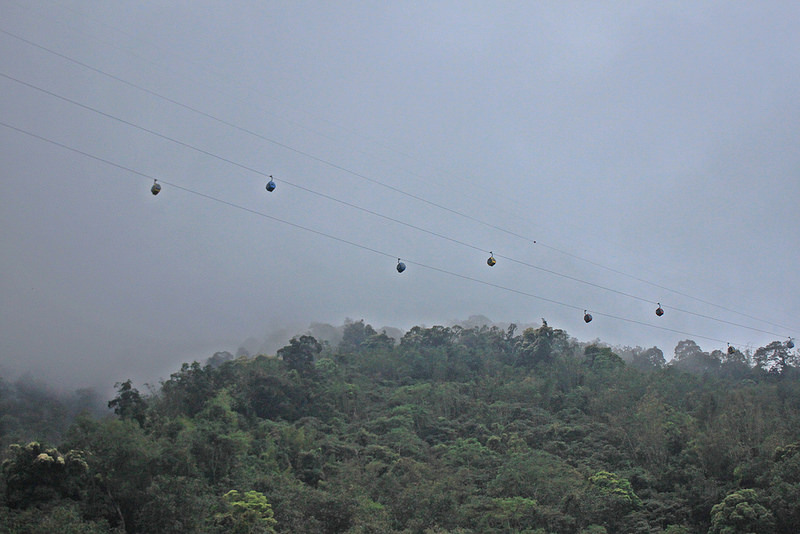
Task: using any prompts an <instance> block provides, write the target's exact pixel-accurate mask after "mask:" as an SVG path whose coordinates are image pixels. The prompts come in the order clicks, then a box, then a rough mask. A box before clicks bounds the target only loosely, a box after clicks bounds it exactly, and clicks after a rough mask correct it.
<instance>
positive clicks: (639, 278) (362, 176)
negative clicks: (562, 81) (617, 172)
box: [0, 4, 792, 330]
mask: <svg viewBox="0 0 800 534" xmlns="http://www.w3.org/2000/svg"><path fill="white" fill-rule="evenodd" d="M18 5H19V4H18ZM23 7H24V6H23ZM62 7H64V6H62ZM66 9H69V8H66ZM70 11H73V10H70ZM73 12H74V11H73ZM0 33H3V34H5V35H8V36H9V37H13V38H15V39H18V40H20V41H22V42H24V43H27V44H29V45H31V46H34V47H36V48H39V49H41V50H44V51H46V52H48V53H51V54H53V55H56V56H58V57H60V58H63V59H66V60H68V61H71V62H73V63H75V64H77V65H80V66H82V67H84V68H87V69H90V70H92V71H94V72H96V73H99V74H102V75H104V76H107V77H109V78H112V79H114V80H116V81H118V82H120V83H124V84H126V85H128V86H130V87H133V88H135V89H137V90H140V91H143V92H145V93H147V94H150V95H152V96H155V97H157V98H160V99H163V100H165V101H167V102H170V103H172V104H175V105H177V106H181V107H183V108H185V109H187V110H189V111H192V112H194V113H198V114H200V115H203V116H205V117H207V118H209V119H211V120H214V121H217V122H220V123H221V124H225V125H226V126H229V127H231V128H235V129H237V130H240V131H242V132H244V133H247V134H249V135H253V136H255V137H257V138H259V139H262V140H263V141H267V142H269V143H273V144H275V145H277V146H279V147H281V148H284V149H286V150H290V151H293V152H296V153H297V154H300V155H303V156H305V157H308V158H311V159H314V160H315V161H318V162H320V163H324V164H326V165H329V166H332V167H334V168H336V169H339V170H341V171H343V172H347V173H349V174H352V175H354V176H356V177H358V178H362V179H365V180H368V181H371V182H373V183H375V184H377V185H381V186H383V187H388V188H389V189H391V190H393V191H395V192H398V193H400V194H403V195H406V196H409V197H411V198H413V199H415V200H419V201H421V202H425V203H428V204H430V205H432V206H435V207H437V208H440V209H443V210H446V211H449V212H450V213H453V214H456V215H459V216H461V217H465V218H467V219H469V220H472V221H473V222H477V223H479V224H482V225H486V226H489V227H490V228H493V229H495V230H498V231H501V232H504V233H506V234H508V235H511V236H514V237H517V238H519V239H523V240H525V241H528V242H529V243H532V244H537V245H540V246H542V247H544V248H547V249H549V250H552V251H554V252H558V253H559V254H563V255H565V256H568V257H570V258H573V259H575V260H578V261H582V262H585V263H588V264H589V265H593V266H595V267H598V268H601V269H604V270H607V271H609V272H613V273H615V274H618V275H621V276H625V277H627V278H631V279H633V280H636V281H638V282H641V283H644V284H648V285H650V286H652V287H656V288H658V289H662V290H664V291H668V292H670V293H674V294H676V295H680V296H682V297H685V298H688V299H691V300H694V301H696V302H700V303H702V304H706V305H708V306H712V307H715V308H718V309H721V310H725V311H727V312H730V313H735V314H737V315H741V316H743V317H746V318H748V319H752V320H754V321H758V322H761V323H764V324H769V325H772V326H776V327H778V328H783V329H784V330H792V329H791V328H789V327H787V326H785V325H782V324H778V323H775V322H773V321H768V320H766V319H762V318H760V317H756V316H754V315H749V314H747V313H744V312H741V311H739V310H735V309H733V308H729V307H726V306H722V305H720V304H717V303H714V302H711V301H709V300H706V299H702V298H699V297H696V296H694V295H690V294H688V293H685V292H682V291H679V290H676V289H673V288H670V287H667V286H664V285H661V284H658V283H656V282H653V281H651V280H647V279H644V278H641V277H639V276H636V275H632V274H629V273H626V272H624V271H621V270H619V269H615V268H613V267H609V266H607V265H603V264H601V263H599V262H596V261H593V260H590V259H588V258H584V257H582V256H579V255H577V254H573V253H572V252H568V251H566V250H563V249H560V248H558V247H554V246H552V245H547V244H545V243H542V242H541V241H539V240H533V239H530V238H529V237H527V236H523V235H520V234H518V233H515V232H512V231H510V230H507V229H505V228H502V227H498V226H495V225H493V224H491V223H488V222H486V221H483V220H481V219H478V218H475V217H472V216H470V215H467V214H465V213H462V212H459V211H457V210H453V209H451V208H447V207H446V206H442V205H440V204H437V203H435V202H431V201H429V200H427V199H424V198H422V197H418V196H416V195H413V194H410V193H407V192H405V191H402V190H400V189H397V188H394V187H392V186H389V185H388V184H384V183H382V182H380V181H377V180H374V179H371V178H369V177H367V176H364V175H361V174H359V173H356V172H354V171H351V170H349V169H346V168H343V167H340V166H338V165H336V164H335V163H332V162H329V161H326V160H324V159H321V158H318V157H316V156H314V155H312V154H308V153H305V152H303V151H300V150H297V149H295V148H293V147H290V146H287V145H284V144H282V143H280V142H278V141H275V140H273V139H269V138H267V137H264V136H263V135H261V134H259V133H257V132H254V131H251V130H248V129H246V128H243V127H241V126H238V125H236V124H233V123H230V122H228V121H225V120H224V119H220V118H218V117H215V116H213V115H211V114H208V113H206V112H203V111H201V110H198V109H196V108H193V107H191V106H187V105H185V104H183V103H181V102H178V101H176V100H173V99H170V98H169V97H166V96H163V95H161V94H159V93H157V92H155V91H151V90H149V89H146V88H144V87H142V86H140V85H137V84H135V83H132V82H129V81H127V80H125V79H123V78H120V77H118V76H114V75H113V74H109V73H107V72H105V71H103V70H100V69H97V68H95V67H92V66H91V65H88V64H86V63H83V62H81V61H78V60H76V59H74V58H71V57H69V56H66V55H64V54H61V53H59V52H56V51H54V50H52V49H49V48H47V47H45V46H42V45H40V44H38V43H35V42H33V41H30V40H28V39H25V38H24V37H21V36H19V35H16V34H14V33H11V32H9V31H7V30H4V29H2V28H0ZM239 101H240V102H242V103H244V102H243V101H241V100H239ZM267 113H269V114H271V115H273V116H275V117H277V118H280V119H281V120H285V121H287V122H289V123H290V124H294V125H296V126H298V127H300V128H303V129H306V130H308V131H311V132H313V133H315V134H316V135H320V136H321V137H324V138H326V139H329V140H332V141H337V140H336V139H334V138H332V137H330V136H328V135H326V134H324V133H321V132H318V131H316V130H314V129H312V128H309V127H307V126H304V125H301V124H299V123H297V122H296V121H292V120H290V119H286V118H284V117H280V116H278V115H276V114H274V113H270V112H267ZM322 120H323V121H325V122H328V123H329V124H332V125H334V126H336V127H337V128H340V129H342V130H345V131H347V129H346V128H343V127H341V126H339V125H338V124H336V123H332V122H330V121H327V120H325V119H322ZM351 133H354V134H356V135H359V136H360V137H362V138H363V136H361V135H360V134H358V132H351ZM383 146H384V148H388V149H389V150H392V151H395V152H397V153H399V154H401V155H403V156H405V157H408V158H411V159H415V158H414V157H413V156H411V155H409V154H407V153H405V152H402V151H397V150H395V149H393V148H391V147H388V146H386V145H383ZM359 152H360V153H362V154H365V155H367V154H366V153H365V152H363V151H360V150H359ZM404 172H409V173H410V174H413V175H415V176H419V175H418V174H416V173H413V172H411V171H408V170H404ZM673 309H675V310H677V308H673ZM688 313H691V312H688ZM701 316H702V315H701ZM730 324H733V325H737V323H730ZM737 326H738V325H737Z"/></svg>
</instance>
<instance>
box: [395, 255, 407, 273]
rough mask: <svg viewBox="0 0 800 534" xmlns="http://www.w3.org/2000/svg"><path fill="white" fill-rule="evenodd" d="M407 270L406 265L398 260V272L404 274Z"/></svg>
mask: <svg viewBox="0 0 800 534" xmlns="http://www.w3.org/2000/svg"><path fill="white" fill-rule="evenodd" d="M405 270H406V264H405V263H403V262H402V261H400V258H397V272H398V273H402V272H403V271H405Z"/></svg>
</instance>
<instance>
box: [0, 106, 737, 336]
mask: <svg viewBox="0 0 800 534" xmlns="http://www.w3.org/2000/svg"><path fill="white" fill-rule="evenodd" d="M0 126H4V127H6V128H8V129H10V130H14V131H16V132H18V133H21V134H25V135H27V136H30V137H33V138H35V139H39V140H40V141H44V142H46V143H50V144H52V145H55V146H58V147H60V148H63V149H65V150H69V151H71V152H74V153H76V154H80V155H82V156H85V157H87V158H90V159H93V160H95V161H99V162H101V163H105V164H107V165H110V166H112V167H115V168H117V169H120V170H123V171H125V172H129V173H131V174H135V175H137V176H141V177H144V178H147V179H148V180H154V181H155V180H159V181H160V183H162V184H165V185H169V186H170V187H174V188H176V189H179V190H181V191H184V192H187V193H190V194H192V195H195V196H198V197H201V198H205V199H207V200H210V201H213V202H217V203H220V204H223V205H225V206H228V207H231V208H235V209H238V210H240V211H244V212H247V213H250V214H253V215H257V216H259V217H263V218H266V219H269V220H272V221H275V222H279V223H281V224H285V225H288V226H291V227H293V228H296V229H299V230H304V231H306V232H310V233H313V234H315V235H318V236H321V237H325V238H328V239H332V240H334V241H338V242H340V243H344V244H347V245H350V246H353V247H356V248H360V249H362V250H366V251H368V252H372V253H373V254H378V255H380V256H384V257H388V258H396V257H397V255H396V254H390V253H388V252H385V251H382V250H378V249H376V248H373V247H370V246H367V245H363V244H361V243H357V242H355V241H351V240H349V239H345V238H342V237H339V236H335V235H333V234H329V233H327V232H323V231H320V230H316V229H314V228H310V227H308V226H304V225H301V224H297V223H294V222H291V221H287V220H285V219H281V218H280V217H275V216H274V215H269V214H267V213H264V212H261V211H258V210H254V209H252V208H248V207H246V206H242V205H240V204H236V203H234V202H230V201H228V200H224V199H221V198H218V197H215V196H213V195H209V194H206V193H202V192H200V191H196V190H194V189H191V188H189V187H185V186H182V185H180V184H178V183H175V182H172V181H167V180H163V179H159V178H156V177H155V176H152V175H150V174H147V173H143V172H140V171H137V170H135V169H132V168H130V167H127V166H125V165H120V164H118V163H115V162H113V161H111V160H109V159H107V158H103V157H100V156H95V155H94V154H91V153H89V152H86V151H84V150H80V149H77V148H74V147H71V146H69V145H66V144H64V143H60V142H58V141H55V140H53V139H49V138H47V137H44V136H41V135H38V134H35V133H33V132H30V131H27V130H25V129H23V128H19V127H17V126H14V125H11V124H8V123H6V122H3V121H0ZM403 259H404V261H405V262H406V263H408V264H410V265H416V266H418V267H422V268H424V269H428V270H430V271H434V272H438V273H441V274H445V275H448V276H452V277H456V278H460V279H462V280H467V281H470V282H474V283H477V284H481V285H485V286H488V287H492V288H495V289H500V290H503V291H507V292H510V293H515V294H517V295H522V296H526V297H530V298H534V299H537V300H541V301H543V302H548V303H551V304H556V305H559V306H562V307H565V308H569V309H572V310H581V309H583V308H582V307H580V306H576V305H574V304H568V303H565V302H561V301H558V300H555V299H551V298H547V297H542V296H540V295H536V294H534V293H530V292H527V291H523V290H520V289H516V288H512V287H508V286H503V285H500V284H496V283H493V282H488V281H486V280H481V279H479V278H475V277H473V276H468V275H464V274H460V273H456V272H453V271H450V270H447V269H442V268H440V267H435V266H432V265H428V264H426V263H423V262H419V261H411V260H408V259H405V258H403ZM584 311H586V310H584ZM592 312H593V313H595V314H596V315H599V316H602V317H608V318H610V319H615V320H619V321H624V322H628V323H631V324H637V325H641V326H646V327H649V328H653V329H657V330H663V331H667V332H672V333H676V334H681V335H686V336H690V337H692V338H698V339H706V340H709V341H715V342H719V343H726V341H725V340H722V339H718V338H714V337H710V336H705V335H700V334H693V333H691V332H684V331H682V330H676V329H672V328H667V327H664V326H659V325H654V324H649V323H645V322H643V321H638V320H636V319H630V318H627V317H621V316H618V315H613V314H608V313H603V312H599V311H595V310H592ZM736 345H739V346H742V344H739V343H737V344H736Z"/></svg>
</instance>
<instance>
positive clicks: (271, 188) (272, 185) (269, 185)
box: [267, 174, 276, 193]
mask: <svg viewBox="0 0 800 534" xmlns="http://www.w3.org/2000/svg"><path fill="white" fill-rule="evenodd" d="M275 187H276V185H275V181H274V180H273V179H272V175H271V174H270V175H269V182H267V191H269V192H270V193H272V192H273V191H275Z"/></svg>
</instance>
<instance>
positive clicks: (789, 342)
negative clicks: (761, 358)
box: [786, 338, 794, 349]
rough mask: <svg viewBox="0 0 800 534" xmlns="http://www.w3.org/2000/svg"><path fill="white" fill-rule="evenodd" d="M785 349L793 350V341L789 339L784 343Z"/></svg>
mask: <svg viewBox="0 0 800 534" xmlns="http://www.w3.org/2000/svg"><path fill="white" fill-rule="evenodd" d="M786 348H787V349H793V348H794V340H793V339H792V338H789V341H787V342H786Z"/></svg>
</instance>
